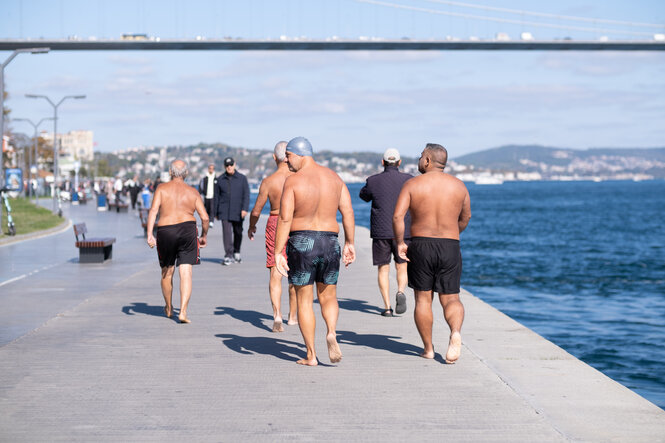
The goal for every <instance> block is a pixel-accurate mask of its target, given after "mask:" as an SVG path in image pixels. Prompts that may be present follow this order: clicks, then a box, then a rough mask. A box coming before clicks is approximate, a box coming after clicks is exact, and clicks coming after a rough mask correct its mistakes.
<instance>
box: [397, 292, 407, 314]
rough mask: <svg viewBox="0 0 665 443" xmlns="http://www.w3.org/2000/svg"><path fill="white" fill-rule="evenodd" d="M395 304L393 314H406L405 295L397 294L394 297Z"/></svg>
mask: <svg viewBox="0 0 665 443" xmlns="http://www.w3.org/2000/svg"><path fill="white" fill-rule="evenodd" d="M395 298H396V299H397V302H396V303H395V312H396V313H398V314H404V313H405V312H406V295H404V293H403V292H398V293H397V295H396V297H395Z"/></svg>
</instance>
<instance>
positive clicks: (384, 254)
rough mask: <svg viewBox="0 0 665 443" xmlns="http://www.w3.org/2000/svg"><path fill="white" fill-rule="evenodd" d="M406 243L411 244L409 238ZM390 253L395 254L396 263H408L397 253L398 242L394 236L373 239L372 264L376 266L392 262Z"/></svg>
mask: <svg viewBox="0 0 665 443" xmlns="http://www.w3.org/2000/svg"><path fill="white" fill-rule="evenodd" d="M406 244H409V241H408V240H407V242H406ZM390 254H392V255H393V258H394V259H395V263H406V260H404V259H402V257H400V256H399V254H397V242H396V241H395V239H393V238H375V239H372V264H373V265H374V266H381V265H388V264H390Z"/></svg>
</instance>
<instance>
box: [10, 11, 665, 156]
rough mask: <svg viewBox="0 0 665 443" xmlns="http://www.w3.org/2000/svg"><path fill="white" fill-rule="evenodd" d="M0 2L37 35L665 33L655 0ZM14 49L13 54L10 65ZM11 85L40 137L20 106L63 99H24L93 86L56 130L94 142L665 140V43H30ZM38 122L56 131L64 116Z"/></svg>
mask: <svg viewBox="0 0 665 443" xmlns="http://www.w3.org/2000/svg"><path fill="white" fill-rule="evenodd" d="M0 6H1V7H0V20H1V21H2V23H3V25H2V26H0V39H31V40H36V43H38V41H39V39H40V38H44V39H62V38H65V39H66V38H80V39H83V40H86V39H89V38H96V39H116V38H119V37H120V36H121V34H123V33H144V34H148V35H149V36H151V37H159V38H161V39H194V38H196V37H197V36H201V37H203V38H207V39H216V38H224V37H233V38H243V39H267V38H270V39H278V38H280V36H286V37H288V38H294V37H306V38H311V39H324V38H327V37H332V36H337V37H339V38H349V39H355V38H359V37H360V36H363V37H380V38H386V39H392V38H396V39H401V38H410V39H432V38H436V39H445V38H446V37H448V36H449V37H453V38H461V39H468V38H470V37H477V38H480V39H491V38H493V37H494V36H495V35H496V34H497V33H499V32H503V33H506V34H508V35H509V36H510V38H511V39H513V40H515V39H519V36H520V33H521V32H531V34H533V36H534V38H535V39H538V40H550V39H563V38H572V39H574V40H597V39H599V38H601V37H607V38H609V39H610V40H651V39H652V38H653V34H655V33H665V2H663V1H660V0H653V1H646V0H636V1H631V2H628V1H625V0H558V1H556V2H552V1H539V2H533V1H521V0H494V1H491V0H468V1H459V2H448V1H440V0H412V1H409V0H381V1H374V0H326V1H324V0H283V1H279V0H244V1H240V0H235V1H231V0H224V1H219V0H218V1H212V0H208V1H202V0H189V1H186V2H185V1H181V0H160V1H157V0H154V1H153V0H131V1H129V0H116V1H114V2H107V1H103V0H85V1H84V0H57V1H53V0H23V1H21V0H0ZM479 6H485V7H486V8H480V7H479ZM487 7H489V8H487ZM497 9H509V10H510V11H506V10H497ZM513 11H518V12H513ZM519 11H523V12H521V13H520V12H519ZM534 13H539V14H551V15H553V16H558V17H550V16H546V15H535V14H534ZM450 14H459V15H463V17H460V16H454V15H450ZM471 16H473V17H471ZM561 16H566V17H578V18H587V19H593V20H594V21H584V20H572V19H569V18H565V17H561ZM477 17H491V18H492V19H493V20H491V21H490V20H483V19H479V18H477ZM603 20H607V22H606V21H603ZM610 20H613V21H620V22H630V24H626V23H615V22H609V21H610ZM512 21H518V22H519V21H522V22H524V21H526V22H529V23H513V22H512ZM537 23H548V24H549V25H551V26H554V27H543V26H538V25H537ZM654 24H655V25H658V26H649V25H654ZM556 26H563V27H566V26H567V28H557V27H556ZM589 29H590V30H589ZM10 54H11V52H10V51H0V61H2V60H5V59H6V58H7V57H9V55H10ZM5 84H6V87H5V89H6V91H7V92H8V93H9V97H8V99H7V100H6V101H5V106H6V107H8V108H10V109H11V114H10V121H9V123H8V125H9V127H10V128H11V129H12V130H14V131H16V132H23V133H26V134H29V135H32V131H33V130H32V127H31V126H29V125H28V124H26V123H22V122H12V121H11V118H29V119H31V120H33V121H34V122H36V121H38V120H40V119H41V118H43V117H50V116H52V115H53V108H52V107H51V106H50V105H49V104H48V103H47V102H46V101H45V100H39V99H28V98H26V97H25V94H43V95H47V96H49V97H51V99H52V100H53V101H55V102H57V101H58V100H59V99H60V98H61V97H63V96H65V95H78V94H85V95H86V99H85V100H67V101H66V102H64V103H63V104H62V105H61V106H60V107H59V110H58V132H67V131H71V130H78V129H84V130H92V131H93V132H94V139H95V143H96V147H95V149H96V150H99V151H104V152H110V151H117V150H123V149H127V148H131V147H137V146H172V145H192V144H197V143H199V142H204V143H216V142H221V143H227V144H229V145H231V146H237V147H247V148H257V149H271V148H272V147H273V146H274V145H275V143H276V142H277V141H279V140H289V139H290V138H292V137H296V136H304V137H307V138H308V139H309V140H310V141H311V142H312V145H313V146H314V149H315V150H331V151H337V152H351V151H374V152H383V151H384V150H385V149H387V148H389V147H393V148H397V149H399V150H400V152H401V153H402V155H405V156H417V155H418V154H419V153H420V152H421V151H422V148H423V147H424V145H425V144H426V143H428V142H433V143H439V144H442V145H443V146H446V147H447V148H448V150H449V152H450V155H451V157H453V158H454V156H460V155H464V154H467V153H471V152H476V151H480V150H484V149H488V148H493V147H498V146H502V145H506V144H539V145H545V146H556V147H562V148H576V149H586V148H591V147H617V148H637V147H639V148H648V147H664V146H665V124H664V123H663V122H665V52H663V51H643V52H619V51H617V52H612V51H598V52H586V51H585V52H574V51H560V52H554V51H514V52H511V51H374V52H372V51H325V52H324V51H316V52H315V51H291V52H289V51H244V52H243V51H96V52H95V51H52V52H51V53H49V54H44V55H30V54H21V55H19V56H17V57H16V58H15V59H14V60H13V61H12V62H11V64H9V65H8V66H7V67H6V68H5ZM41 128H43V129H46V130H48V131H52V123H51V122H46V123H44V124H43V125H42V126H41Z"/></svg>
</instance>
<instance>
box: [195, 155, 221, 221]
mask: <svg viewBox="0 0 665 443" xmlns="http://www.w3.org/2000/svg"><path fill="white" fill-rule="evenodd" d="M199 194H201V195H202V196H203V205H204V206H205V208H206V211H207V212H208V218H209V219H210V227H211V228H212V227H213V220H215V212H217V194H218V192H217V176H216V175H215V164H214V163H210V164H209V165H208V173H207V174H206V176H205V177H203V179H201V183H200V184H199Z"/></svg>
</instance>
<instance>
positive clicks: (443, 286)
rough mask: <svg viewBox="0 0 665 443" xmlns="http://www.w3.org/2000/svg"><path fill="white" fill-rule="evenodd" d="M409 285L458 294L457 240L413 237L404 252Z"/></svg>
mask: <svg viewBox="0 0 665 443" xmlns="http://www.w3.org/2000/svg"><path fill="white" fill-rule="evenodd" d="M406 256H407V257H408V259H409V264H408V265H407V267H406V270H407V274H408V276H409V287H410V288H412V289H414V290H417V291H434V292H438V293H439V294H459V291H460V278H461V276H462V253H461V252H460V246H459V240H455V239H451V238H429V237H413V238H411V244H410V245H409V249H408V251H407V252H406Z"/></svg>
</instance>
